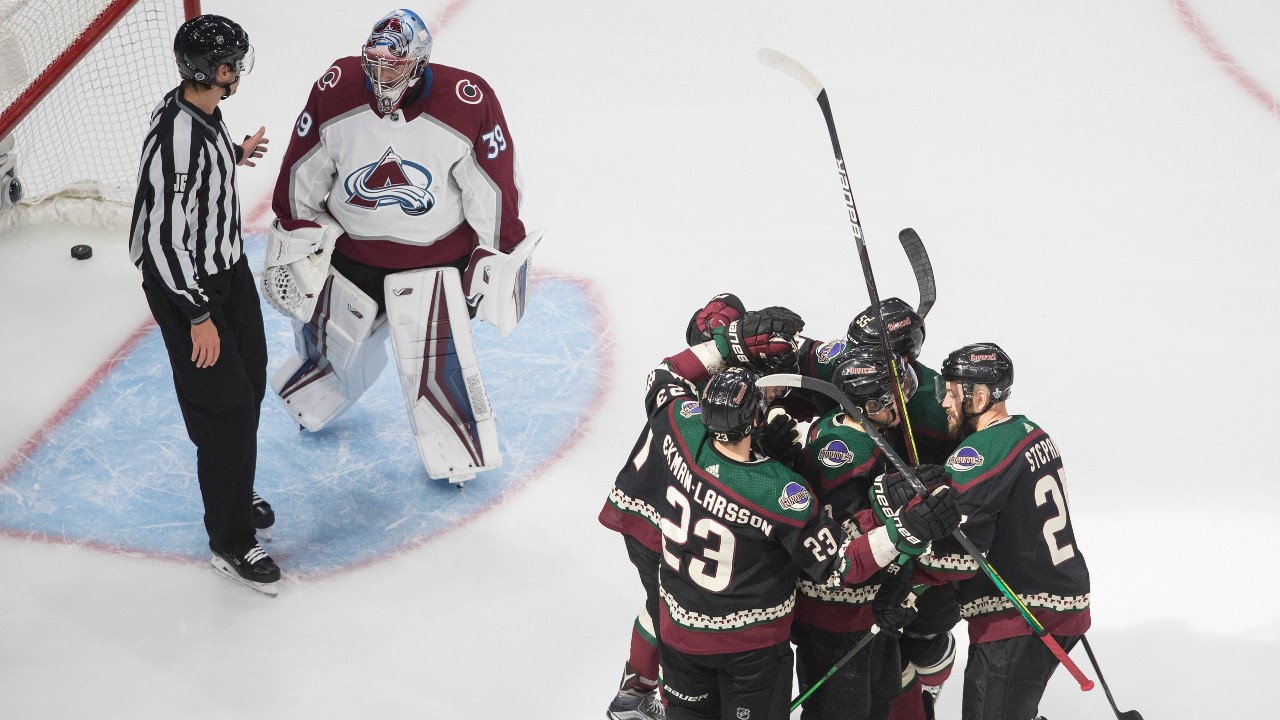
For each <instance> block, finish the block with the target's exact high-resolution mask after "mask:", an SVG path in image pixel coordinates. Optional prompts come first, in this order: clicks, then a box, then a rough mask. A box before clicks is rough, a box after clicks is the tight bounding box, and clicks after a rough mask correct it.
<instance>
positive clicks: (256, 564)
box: [210, 543, 280, 597]
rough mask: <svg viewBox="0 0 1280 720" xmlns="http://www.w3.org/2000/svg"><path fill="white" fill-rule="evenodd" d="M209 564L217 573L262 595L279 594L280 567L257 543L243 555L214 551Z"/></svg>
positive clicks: (271, 595)
mask: <svg viewBox="0 0 1280 720" xmlns="http://www.w3.org/2000/svg"><path fill="white" fill-rule="evenodd" d="M210 562H212V563H213V567H214V568H215V569H216V570H217V571H218V572H220V573H222V574H223V575H226V576H227V577H229V578H231V579H232V580H235V581H236V582H238V583H240V584H242V585H247V586H248V587H251V588H253V589H254V590H257V591H258V592H260V593H262V594H264V595H267V596H270V597H275V596H276V593H278V592H279V589H278V588H277V587H276V584H277V583H278V582H279V580H280V567H279V566H278V565H276V562H275V561H274V560H272V559H271V556H270V555H268V554H267V551H266V550H263V549H262V546H260V545H258V544H257V543H254V545H253V547H251V548H249V549H248V550H246V551H245V552H243V553H233V552H227V553H223V552H218V551H217V550H214V551H213V559H212V560H210Z"/></svg>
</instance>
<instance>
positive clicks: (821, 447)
mask: <svg viewBox="0 0 1280 720" xmlns="http://www.w3.org/2000/svg"><path fill="white" fill-rule="evenodd" d="M845 417H846V415H845V413H844V412H843V411H841V410H838V409H837V410H832V411H831V412H829V413H827V414H826V415H824V416H823V417H821V418H819V419H818V420H817V421H816V422H814V423H813V425H812V426H810V428H809V435H808V442H807V443H806V445H805V458H804V462H803V464H802V466H801V472H802V473H803V475H804V476H805V478H806V479H807V480H808V481H809V483H810V486H811V487H812V488H813V490H814V492H815V493H816V495H817V500H818V506H819V511H820V512H822V513H824V514H826V515H827V516H828V517H831V518H833V519H835V520H836V521H838V522H840V523H842V525H843V527H844V528H845V530H846V532H848V533H849V534H851V535H853V534H862V533H863V532H868V531H869V530H870V529H871V528H872V527H874V526H875V525H876V524H877V523H876V521H875V518H874V516H873V515H872V513H871V501H870V498H869V495H868V491H869V489H870V488H871V482H872V480H873V479H874V478H875V477H876V476H877V475H879V474H880V473H882V472H884V469H885V463H886V461H885V457H884V454H883V453H881V452H880V449H879V448H878V447H876V444H875V443H874V442H873V441H872V440H871V438H870V437H869V436H868V435H867V434H866V433H865V432H862V431H861V430H859V429H857V428H855V427H851V426H849V425H845V424H844V423H843V422H842V420H843V418H845ZM879 588H880V582H879V573H877V574H876V575H874V576H872V578H871V579H869V580H868V581H866V582H864V583H860V584H858V585H854V586H839V587H832V586H830V585H827V584H824V583H816V582H813V581H811V580H808V579H806V578H804V577H801V578H800V585H799V591H800V593H799V595H798V596H797V597H796V622H803V623H807V624H809V625H814V626H817V627H820V628H823V629H825V630H830V631H832V632H846V633H847V632H859V631H863V630H866V629H868V628H870V627H871V624H872V623H873V622H875V617H874V615H872V613H871V600H872V599H873V598H874V597H875V594H876V591H877V590H878V589H879Z"/></svg>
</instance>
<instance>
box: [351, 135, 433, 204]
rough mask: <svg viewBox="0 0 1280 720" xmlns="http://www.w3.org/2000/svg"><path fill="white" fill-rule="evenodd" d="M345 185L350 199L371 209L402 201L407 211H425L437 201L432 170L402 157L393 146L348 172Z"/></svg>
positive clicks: (353, 202) (352, 202)
mask: <svg viewBox="0 0 1280 720" xmlns="http://www.w3.org/2000/svg"><path fill="white" fill-rule="evenodd" d="M342 187H343V189H344V190H346V191H347V202H348V203H350V204H352V205H355V206H356V207H362V208H366V209H369V210H373V209H376V208H379V207H381V206H383V205H399V206H400V209H401V210H403V211H404V213H405V214H406V215H422V214H423V213H425V212H427V211H428V210H430V209H431V208H433V207H435V204H436V198H435V195H432V194H431V191H430V190H429V189H428V188H430V187H431V172H430V171H429V170H427V169H426V168H425V167H423V166H421V165H419V164H417V163H414V162H409V161H408V160H405V159H404V158H402V157H400V156H399V155H397V154H396V151H395V150H394V149H392V148H387V151H386V152H385V153H383V154H382V159H381V160H378V161H377V162H375V163H371V164H369V165H365V166H364V167H362V168H360V169H359V170H356V171H355V172H353V173H351V174H350V175H348V176H347V178H346V180H344V181H343V183H342Z"/></svg>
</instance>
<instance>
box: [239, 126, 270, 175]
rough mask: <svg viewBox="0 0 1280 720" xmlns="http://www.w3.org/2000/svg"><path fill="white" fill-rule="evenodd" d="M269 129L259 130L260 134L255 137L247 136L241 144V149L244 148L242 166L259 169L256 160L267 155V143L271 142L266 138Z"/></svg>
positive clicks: (241, 158) (262, 128)
mask: <svg viewBox="0 0 1280 720" xmlns="http://www.w3.org/2000/svg"><path fill="white" fill-rule="evenodd" d="M266 134H267V129H266V128H265V127H260V128H258V132H256V133H254V134H253V135H245V136H244V142H242V143H240V147H241V148H244V155H242V156H240V162H239V163H238V164H240V165H248V166H249V167H257V163H255V162H254V159H255V158H260V157H262V156H263V155H266V154H267V143H269V142H271V141H270V140H268V139H267V138H266V137H265V136H266Z"/></svg>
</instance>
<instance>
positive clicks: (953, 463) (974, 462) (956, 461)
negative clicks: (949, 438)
mask: <svg viewBox="0 0 1280 720" xmlns="http://www.w3.org/2000/svg"><path fill="white" fill-rule="evenodd" d="M985 460H986V458H984V457H982V455H981V454H980V453H979V452H978V451H977V450H974V449H973V448H971V447H969V446H968V445H965V446H964V447H962V448H960V449H959V450H957V451H955V452H954V453H952V454H951V457H949V458H947V467H949V468H951V469H952V470H955V471H956V472H968V471H970V470H972V469H974V468H976V467H978V466H980V465H982V463H983V462H984V461H985Z"/></svg>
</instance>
